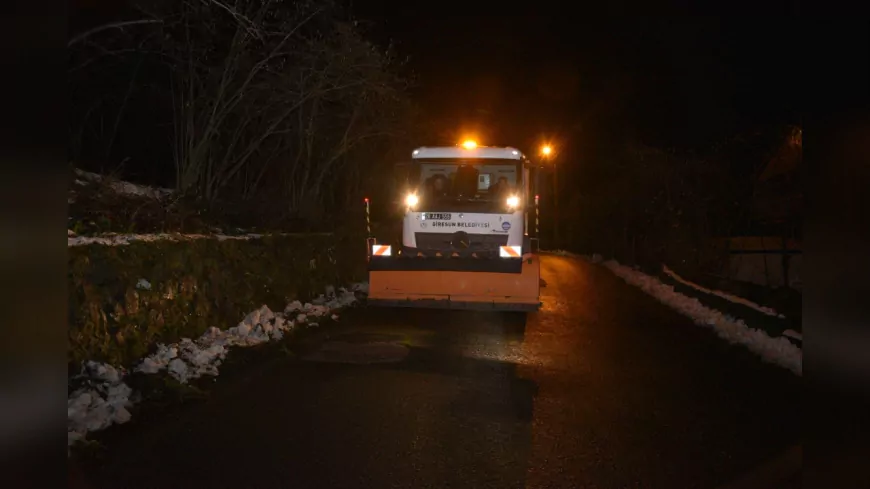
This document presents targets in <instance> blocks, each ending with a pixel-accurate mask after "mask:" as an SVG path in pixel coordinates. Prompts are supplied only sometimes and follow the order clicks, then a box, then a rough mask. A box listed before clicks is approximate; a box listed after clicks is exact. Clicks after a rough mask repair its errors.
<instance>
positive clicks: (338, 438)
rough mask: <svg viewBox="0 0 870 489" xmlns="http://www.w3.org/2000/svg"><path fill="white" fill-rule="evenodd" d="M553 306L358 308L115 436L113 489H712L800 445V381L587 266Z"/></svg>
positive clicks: (554, 276)
mask: <svg viewBox="0 0 870 489" xmlns="http://www.w3.org/2000/svg"><path fill="white" fill-rule="evenodd" d="M542 275H543V278H544V279H545V280H546V282H547V287H546V288H544V289H543V290H542V292H543V295H544V307H543V308H542V310H541V311H540V312H537V313H534V314H530V315H529V316H528V318H527V320H525V321H523V320H522V319H521V318H518V317H517V316H515V315H511V314H493V313H488V314H487V313H476V312H466V311H431V310H398V311H397V310H388V309H369V308H361V309H356V310H352V311H348V312H347V313H346V314H345V315H344V316H343V317H342V320H341V321H342V324H341V325H340V326H338V327H333V328H324V329H323V330H322V331H321V332H319V333H318V334H316V335H313V336H311V337H309V338H308V339H307V340H306V344H305V345H304V349H305V351H306V354H305V355H302V356H300V357H298V358H295V359H287V360H286V361H282V362H278V363H275V364H273V365H270V366H269V367H268V368H263V369H260V370H258V371H256V372H255V373H252V374H251V375H248V376H239V377H235V378H230V379H226V381H224V379H221V380H219V381H218V383H217V384H216V387H215V389H214V392H212V394H211V396H210V397H209V398H208V400H206V401H205V402H202V403H200V404H196V405H192V406H185V407H184V408H183V409H179V410H177V411H174V412H172V413H168V414H167V415H166V416H165V417H163V418H161V419H159V420H151V421H149V422H148V423H147V424H146V423H139V425H136V424H135V423H131V425H129V426H125V427H122V428H124V429H125V432H124V433H123V436H122V437H116V438H117V439H113V440H112V443H111V445H110V446H109V447H108V450H107V452H106V454H105V457H104V460H103V461H102V462H101V465H100V466H99V467H91V468H89V469H88V470H87V474H86V475H87V478H88V484H89V486H90V487H99V488H131V489H132V488H140V487H141V488H164V489H168V488H175V487H178V488H200V487H202V488H206V487H208V488H224V487H225V488H237V489H241V488H320V487H323V488H361V487H374V488H448V487H450V488H456V487H473V488H500V489H506V488H544V487H553V488H556V487H558V488H575V487H576V488H624V487H656V488H658V487H661V488H693V487H699V488H702V487H703V488H715V487H718V486H720V485H722V484H726V483H729V482H731V481H733V480H734V479H737V478H739V477H741V476H743V475H745V474H746V473H747V472H748V471H752V470H753V469H755V468H757V467H758V466H759V465H760V464H762V463H763V462H765V461H766V460H769V459H771V458H774V457H777V456H779V455H781V454H782V453H784V452H786V451H788V450H789V449H790V448H791V447H794V446H795V445H797V444H799V443H800V439H799V433H800V430H799V410H800V407H799V385H800V382H799V379H798V378H797V377H795V376H794V375H793V374H791V373H789V372H788V371H786V370H784V369H780V368H778V367H775V366H771V365H768V364H765V363H762V362H761V361H760V360H759V359H757V358H756V357H755V356H754V355H752V354H750V353H749V352H747V351H746V350H745V349H743V348H742V347H737V346H730V345H728V344H726V343H724V342H723V341H722V340H719V339H718V338H716V337H715V335H714V334H713V333H712V332H711V331H708V330H705V329H704V328H700V327H698V326H696V325H694V324H693V323H692V322H691V321H690V320H688V319H686V318H684V317H682V316H680V315H678V314H677V313H675V312H673V311H671V310H670V309H667V308H666V307H665V306H662V305H660V304H659V303H657V302H656V301H655V300H654V299H652V298H650V297H648V296H646V295H645V294H643V292H641V291H640V290H637V289H635V288H633V287H631V286H629V285H626V284H625V283H623V282H622V281H621V280H619V279H618V278H616V277H614V276H613V275H612V274H611V273H610V272H609V271H607V270H605V269H603V268H600V267H597V266H595V265H592V264H589V263H586V262H584V261H581V260H576V259H572V258H564V257H557V256H546V257H544V259H543V260H542Z"/></svg>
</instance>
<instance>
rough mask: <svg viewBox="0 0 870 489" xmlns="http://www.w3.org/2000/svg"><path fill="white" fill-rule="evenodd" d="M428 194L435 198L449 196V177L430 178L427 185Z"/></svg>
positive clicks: (435, 176)
mask: <svg viewBox="0 0 870 489" xmlns="http://www.w3.org/2000/svg"><path fill="white" fill-rule="evenodd" d="M426 193H428V194H429V196H430V197H434V198H439V197H444V196H445V195H447V177H445V176H444V175H433V176H432V177H429V179H428V181H427V183H426Z"/></svg>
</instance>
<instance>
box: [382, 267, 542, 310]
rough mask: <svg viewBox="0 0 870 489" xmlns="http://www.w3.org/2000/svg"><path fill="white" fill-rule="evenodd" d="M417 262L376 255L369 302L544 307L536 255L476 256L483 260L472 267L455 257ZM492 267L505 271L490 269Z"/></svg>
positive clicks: (415, 305) (504, 307)
mask: <svg viewBox="0 0 870 489" xmlns="http://www.w3.org/2000/svg"><path fill="white" fill-rule="evenodd" d="M416 260H417V259H415V258H404V259H402V258H373V259H372V260H371V261H370V267H369V296H368V303H369V304H371V305H376V306H391V307H420V308H448V309H481V310H490V311H534V310H537V309H538V308H539V307H540V305H541V300H540V262H539V261H538V256H537V255H533V254H527V255H525V256H524V257H522V258H511V259H503V260H492V261H489V263H487V261H485V260H473V261H477V262H478V263H476V264H475V263H473V261H472V262H470V263H468V264H467V265H465V264H463V262H460V261H456V260H454V259H452V258H443V259H439V260H428V261H426V260H424V261H423V262H419V261H416ZM403 262H404V263H403ZM520 262H521V264H520ZM492 265H495V266H492ZM506 266H507V267H506ZM493 268H498V269H500V270H498V271H488V270H490V269H493ZM505 269H510V271H508V272H505V271H504V270H505Z"/></svg>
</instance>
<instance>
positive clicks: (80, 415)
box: [67, 283, 368, 446]
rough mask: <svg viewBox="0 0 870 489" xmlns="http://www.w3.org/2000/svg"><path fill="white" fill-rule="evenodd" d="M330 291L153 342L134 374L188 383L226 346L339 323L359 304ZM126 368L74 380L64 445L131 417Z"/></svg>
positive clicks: (214, 369)
mask: <svg viewBox="0 0 870 489" xmlns="http://www.w3.org/2000/svg"><path fill="white" fill-rule="evenodd" d="M352 290H354V291H360V292H362V291H367V290H368V284H365V283H360V284H354V285H353V286H352ZM327 293H328V294H329V295H321V296H320V297H318V298H317V299H314V300H313V301H312V302H311V303H304V304H303V303H302V302H300V301H293V302H291V303H290V304H288V305H287V307H286V308H284V311H283V312H273V311H272V310H271V309H269V308H268V307H267V306H265V305H264V306H262V307H260V308H259V309H257V310H255V311H253V312H251V313H250V314H248V315H247V316H245V318H244V319H243V320H242V322H240V323H239V324H238V325H236V326H233V327H232V328H229V329H227V330H225V331H224V330H220V329H218V328H215V327H211V328H209V329H208V330H207V331H206V332H205V333H203V335H202V336H200V337H199V338H198V339H196V340H191V339H189V338H183V339H181V341H179V342H178V343H173V344H170V345H163V344H160V345H157V351H156V352H154V353H153V354H151V355H149V356H147V357H145V358H144V359H142V361H141V362H139V364H138V365H137V366H136V367H135V369H134V370H135V371H136V372H141V373H144V374H156V373H158V372H160V371H163V370H166V372H167V373H168V374H169V375H170V376H172V377H173V378H174V379H175V380H177V381H178V382H180V383H182V384H186V383H188V382H189V381H191V380H193V379H197V378H199V377H202V376H203V375H211V376H217V375H218V367H219V366H220V364H221V362H222V361H223V360H224V359H225V358H226V355H227V353H228V351H229V348H230V347H233V346H254V345H259V344H261V343H266V342H268V341H275V340H280V339H281V338H283V337H284V335H285V334H286V333H287V332H289V331H292V330H293V329H295V328H297V327H299V326H300V325H306V326H308V327H311V326H317V323H316V322H314V321H312V320H313V319H317V318H322V317H330V318H332V320H334V321H337V320H338V315H337V314H335V312H336V311H337V310H339V309H342V308H344V307H347V306H350V305H353V304H354V303H355V302H357V298H356V295H355V294H354V292H353V291H351V290H347V289H345V288H339V289H338V290H337V291H336V289H335V288H333V287H329V288H328V289H327ZM125 375H126V372H125V371H124V370H123V369H117V368H115V367H112V366H110V365H106V364H101V363H97V362H87V363H86V364H85V365H83V367H82V373H81V374H80V375H78V376H76V377H75V378H74V379H73V380H74V381H83V387H81V388H79V389H77V390H75V391H74V392H73V393H72V394H71V395H70V396H69V398H68V400H67V443H68V446H72V445H73V444H74V443H75V442H77V441H80V440H83V439H84V438H85V436H86V435H87V433H88V432H91V431H98V430H102V429H104V428H107V427H109V426H110V425H112V424H122V423H126V422H127V421H129V420H130V412H129V411H127V407H129V406H131V405H132V404H133V400H132V397H131V396H132V394H133V392H132V389H131V388H130V387H129V386H128V385H127V384H125V383H124V382H123V378H124V376H125Z"/></svg>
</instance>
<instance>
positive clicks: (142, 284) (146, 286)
mask: <svg viewBox="0 0 870 489" xmlns="http://www.w3.org/2000/svg"><path fill="white" fill-rule="evenodd" d="M136 288H137V289H139V290H151V282H149V281H147V280H145V279H144V278H140V279H139V281H138V282H136Z"/></svg>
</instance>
